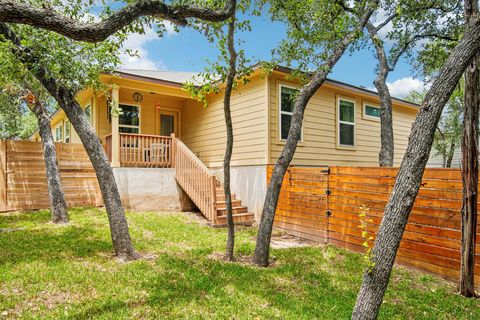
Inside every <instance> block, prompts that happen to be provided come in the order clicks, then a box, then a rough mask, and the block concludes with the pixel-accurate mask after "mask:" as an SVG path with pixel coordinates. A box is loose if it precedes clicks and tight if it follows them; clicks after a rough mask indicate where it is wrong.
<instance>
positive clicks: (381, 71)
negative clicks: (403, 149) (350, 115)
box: [367, 22, 395, 167]
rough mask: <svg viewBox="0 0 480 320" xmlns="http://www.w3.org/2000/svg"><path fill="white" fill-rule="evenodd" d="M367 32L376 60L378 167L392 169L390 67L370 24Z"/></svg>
mask: <svg viewBox="0 0 480 320" xmlns="http://www.w3.org/2000/svg"><path fill="white" fill-rule="evenodd" d="M367 30H368V33H369V35H370V39H371V40H372V43H373V45H374V47H375V51H376V55H377V59H378V72H377V77H376V79H375V81H374V82H373V84H374V85H375V88H376V89H377V91H378V95H379V97H380V153H379V155H378V160H379V165H380V167H392V166H393V157H394V145H395V142H394V136H393V117H392V97H391V96H390V90H389V89H388V86H387V77H388V74H389V73H390V66H389V63H388V58H387V55H386V53H385V50H384V48H383V42H382V40H381V39H380V37H379V36H378V33H377V30H376V29H375V27H374V26H373V25H372V24H371V23H370V22H369V23H367Z"/></svg>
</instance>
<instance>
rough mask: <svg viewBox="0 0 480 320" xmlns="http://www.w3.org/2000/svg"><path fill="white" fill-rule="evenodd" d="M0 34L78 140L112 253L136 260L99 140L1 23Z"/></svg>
mask: <svg viewBox="0 0 480 320" xmlns="http://www.w3.org/2000/svg"><path fill="white" fill-rule="evenodd" d="M0 34H2V35H3V36H4V37H5V38H6V39H7V40H9V41H10V42H12V43H13V45H14V46H13V47H12V52H13V54H15V55H16V57H17V58H18V59H19V60H20V61H21V62H22V63H23V64H24V65H25V67H26V68H27V69H28V70H29V71H30V72H31V73H32V74H33V75H34V76H35V78H37V79H38V81H40V83H41V84H42V85H43V86H44V87H45V88H46V89H47V90H48V92H49V93H50V94H51V95H52V96H53V97H54V98H55V100H56V101H57V102H58V104H59V105H60V107H61V108H62V109H63V110H64V111H65V113H66V115H67V117H68V119H69V120H70V122H71V124H72V125H73V127H74V129H75V131H76V132H77V134H78V136H79V137H80V140H81V141H82V143H83V146H84V148H85V150H86V152H87V154H88V156H89V158H90V161H91V162H92V165H93V168H94V169H95V173H96V175H97V180H98V184H99V185H100V190H101V192H102V196H103V202H104V204H105V209H106V211H107V215H108V221H109V223H110V233H111V237H112V242H113V249H114V251H115V254H116V255H117V256H118V257H119V258H120V259H122V260H133V259H138V258H140V255H139V254H138V253H137V252H136V251H135V249H134V248H133V245H132V242H131V239H130V233H129V230H128V224H127V219H126V217H125V211H124V209H123V207H122V203H121V200H120V193H119V192H118V188H117V183H116V182H115V177H114V176H113V171H112V168H111V167H110V163H109V162H108V160H107V157H106V155H105V152H104V150H103V147H102V145H101V143H100V140H99V139H98V137H97V135H96V134H95V132H94V131H93V129H92V127H91V125H90V123H89V121H88V120H87V118H86V117H85V114H84V112H83V110H82V108H81V107H80V105H79V104H78V102H77V101H76V100H75V93H73V92H71V91H70V90H69V89H68V88H66V87H64V86H63V85H62V84H61V83H60V82H59V81H57V79H55V78H53V77H52V76H50V74H49V72H48V70H47V69H46V68H45V67H43V66H39V65H38V61H39V59H38V58H37V57H36V56H35V55H34V54H33V53H32V52H31V50H29V48H25V47H23V46H22V45H21V39H20V38H19V37H18V36H17V35H16V34H15V33H14V32H13V31H12V30H11V29H10V28H9V27H8V26H7V25H6V24H4V23H0Z"/></svg>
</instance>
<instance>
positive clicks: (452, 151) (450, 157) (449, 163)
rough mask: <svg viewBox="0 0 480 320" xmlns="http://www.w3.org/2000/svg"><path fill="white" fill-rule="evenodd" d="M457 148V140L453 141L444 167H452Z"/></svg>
mask: <svg viewBox="0 0 480 320" xmlns="http://www.w3.org/2000/svg"><path fill="white" fill-rule="evenodd" d="M455 148H456V144H455V141H452V143H451V144H450V150H448V155H447V157H446V159H445V161H444V167H445V168H451V167H452V162H453V156H454V155H455Z"/></svg>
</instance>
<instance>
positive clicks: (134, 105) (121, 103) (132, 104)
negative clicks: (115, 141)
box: [118, 101, 142, 134]
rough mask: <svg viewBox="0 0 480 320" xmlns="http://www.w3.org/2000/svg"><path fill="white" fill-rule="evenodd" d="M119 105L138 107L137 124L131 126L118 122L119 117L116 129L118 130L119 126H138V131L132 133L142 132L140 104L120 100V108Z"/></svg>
mask: <svg viewBox="0 0 480 320" xmlns="http://www.w3.org/2000/svg"><path fill="white" fill-rule="evenodd" d="M120 106H130V107H137V108H138V126H131V125H127V124H120V119H118V130H119V132H120V128H138V133H133V134H141V133H142V106H141V105H140V104H137V103H131V102H121V101H120V103H119V104H118V107H119V108H120V109H121V107H120ZM120 133H122V132H120Z"/></svg>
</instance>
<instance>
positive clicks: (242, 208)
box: [217, 206, 248, 216]
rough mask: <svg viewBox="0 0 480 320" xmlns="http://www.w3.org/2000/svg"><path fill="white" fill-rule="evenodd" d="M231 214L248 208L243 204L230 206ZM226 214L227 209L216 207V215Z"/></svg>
mask: <svg viewBox="0 0 480 320" xmlns="http://www.w3.org/2000/svg"><path fill="white" fill-rule="evenodd" d="M232 212H233V214H239V213H246V212H248V208H247V207H245V206H238V207H233V208H232ZM226 214H227V209H217V216H224V215H226Z"/></svg>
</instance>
